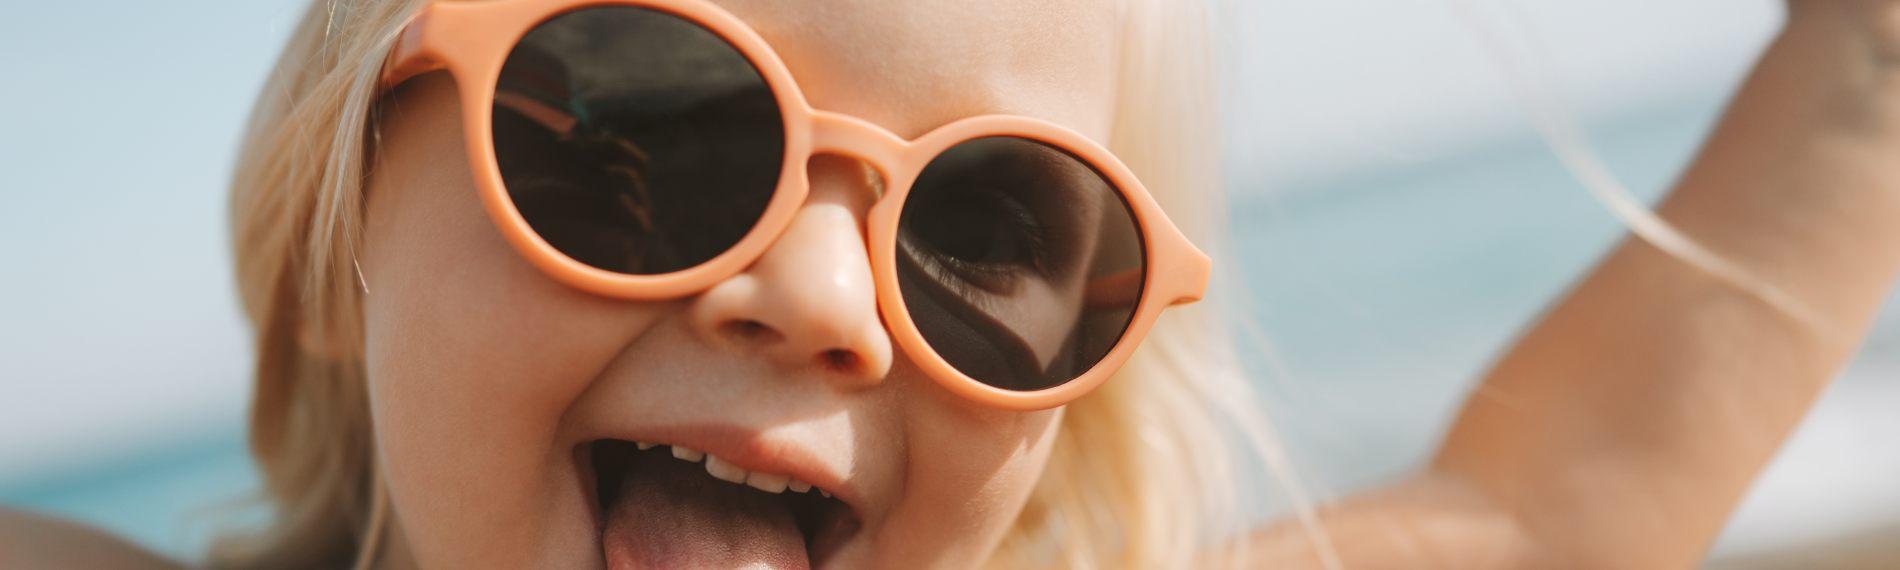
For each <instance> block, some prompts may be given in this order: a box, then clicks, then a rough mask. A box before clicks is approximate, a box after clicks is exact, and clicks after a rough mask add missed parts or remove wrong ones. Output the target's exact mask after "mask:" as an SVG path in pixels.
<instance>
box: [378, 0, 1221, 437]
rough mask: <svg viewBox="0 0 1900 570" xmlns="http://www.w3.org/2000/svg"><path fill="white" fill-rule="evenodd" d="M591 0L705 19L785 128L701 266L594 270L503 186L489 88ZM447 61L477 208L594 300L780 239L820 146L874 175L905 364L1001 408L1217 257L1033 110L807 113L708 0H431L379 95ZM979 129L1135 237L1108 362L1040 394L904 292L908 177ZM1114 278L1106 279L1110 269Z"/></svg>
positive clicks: (1127, 334) (691, 276) (680, 276)
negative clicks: (890, 116)
mask: <svg viewBox="0 0 1900 570" xmlns="http://www.w3.org/2000/svg"><path fill="white" fill-rule="evenodd" d="M595 6H629V7H637V8H646V9H651V10H657V11H660V12H665V13H668V14H671V15H674V16H677V17H680V18H683V19H685V20H687V21H690V22H694V23H696V24H699V25H700V26H701V27H704V28H705V29H707V30H710V31H712V32H713V33H714V34H716V35H718V36H720V37H721V38H723V39H724V40H725V41H727V42H729V43H730V44H732V45H733V46H734V47H736V48H737V49H738V50H739V52H740V53H741V54H743V55H744V56H745V57H746V58H747V59H748V60H749V61H751V63H752V64H753V66H754V67H755V68H757V69H758V71H759V73H760V74H761V75H762V76H763V77H764V78H765V82H766V84H767V85H768V86H769V87H770V88H771V89H772V93H773V95H774V97H775V98H776V99H777V100H778V105H779V109H780V113H781V115H782V116H783V117H784V124H785V164H784V167H783V170H782V171H781V173H780V176H779V184H778V188H777V189H776V190H775V191H774V194H773V196H772V198H771V199H770V200H769V201H768V203H767V205H766V208H765V212H764V214H763V215H762V216H760V218H759V221H758V223H757V225H755V226H753V228H752V229H751V230H750V231H749V232H748V233H747V234H746V235H745V237H743V238H741V239H740V240H739V242H738V243H737V244H735V245H734V246H733V247H732V248H730V249H728V250H726V251H725V252H724V253H721V254H720V255H718V256H715V257H713V258H712V259H711V260H708V261H706V262H704V263H701V264H699V265H696V266H693V267H690V268H687V269H682V270H679V271H675V272H672V273H665V274H660V275H629V274H622V273H615V272H611V271H606V270H602V269H599V268H595V267H592V266H589V265H586V264H584V263H581V262H579V261H575V260H574V259H572V258H569V257H567V256H566V255H564V254H562V253H560V251H559V250H556V249H555V248H554V247H553V246H552V245H549V244H548V243H547V242H546V241H545V240H543V239H542V238H541V237H540V236H539V235H537V234H536V233H535V232H534V230H533V229H532V228H530V227H529V225H528V222H527V220H526V219H524V218H522V216H521V214H520V212H518V211H516V210H515V207H514V202H513V201H512V200H511V199H510V198H509V197H508V195H507V191H506V189H505V188H504V187H503V184H502V177H501V168H500V166H499V164H497V162H496V160H495V153H494V140H493V138H492V130H491V120H492V112H493V110H492V109H493V105H494V93H495V86H496V84H497V81H498V80H499V77H500V74H501V68H502V64H503V63H504V62H505V61H506V60H507V57H508V54H509V52H510V51H511V50H512V49H513V48H514V45H515V44H516V42H518V41H519V40H520V39H521V38H522V36H525V35H526V34H527V33H528V31H529V30H532V29H533V28H534V27H535V26H537V25H540V24H541V23H542V22H545V21H547V20H549V19H552V18H554V17H555V16H557V15H560V14H563V13H566V12H568V11H571V10H575V9H579V8H587V7H595ZM437 70H446V71H448V72H449V74H450V75H451V76H453V78H454V80H455V83H456V89H457V91H458V93H459V94H460V97H461V105H462V115H463V117H462V124H463V128H464V129H465V133H464V139H465V140H466V141H467V146H468V148H467V150H468V160H469V164H470V165H471V166H472V168H473V175H474V177H475V182H476V184H477V186H478V187H479V191H480V195H481V201H482V205H483V208H484V209H485V210H486V211H487V212H488V216H489V218H490V219H491V220H493V221H494V223H495V226H496V227H497V228H498V229H499V230H500V231H501V234H502V236H503V237H504V238H506V239H507V241H508V243H509V244H510V245H512V246H513V247H514V248H515V249H516V250H517V251H519V252H520V253H521V254H522V256H523V257H525V258H527V260H528V261H529V262H530V263H532V264H533V265H535V266H536V267H538V268H540V269H541V270H542V271H543V272H545V273H547V274H548V275H549V276H551V277H553V278H554V279H555V280H557V281H560V282H562V283H566V284H568V285H570V286H573V287H576V288H579V289H582V290H585V291H588V292H592V293H595V294H598V295H603V296H608V297H615V298H621V299H628V300H660V299H668V298H676V297H681V296H685V295H688V294H691V293H694V292H697V291H703V290H705V289H707V288H709V287H711V286H713V285H714V284H716V283H718V282H720V281H722V280H724V279H727V278H729V277H731V276H732V275H735V274H737V273H739V272H740V271H743V270H744V269H745V268H746V267H747V266H749V265H750V264H751V263H752V262H753V261H754V260H756V259H758V258H759V256H761V255H763V254H764V253H765V251H766V249H767V248H769V247H770V246H771V244H772V243H773V242H774V241H776V240H777V239H778V236H779V234H780V233H781V232H782V231H783V230H784V229H785V228H786V226H788V225H790V223H791V220H792V217H793V216H794V214H796V213H797V210H798V208H799V207H800V206H801V205H802V204H803V203H804V202H805V198H806V196H807V194H808V193H809V192H810V186H809V179H808V178H807V177H806V171H805V168H806V163H807V162H808V161H809V160H810V158H811V156H812V155H814V154H821V153H824V154H838V155H843V156H848V157H851V158H854V159H857V160H860V161H863V162H864V163H866V164H869V165H870V166H871V167H872V168H875V169H877V170H878V171H879V174H881V175H882V176H883V177H884V179H885V180H886V181H887V183H886V191H885V194H884V195H883V196H879V197H878V198H877V202H876V203H875V204H874V205H873V206H872V207H871V209H870V211H869V212H868V213H867V214H866V219H865V226H866V232H867V234H868V235H867V237H866V240H867V241H866V243H867V244H869V246H868V248H869V253H870V260H871V272H872V276H873V279H874V280H875V283H876V289H877V302H878V309H879V314H880V315H881V316H882V317H883V318H884V323H885V329H886V330H888V331H889V332H890V333H891V336H892V338H893V339H894V340H896V341H897V344H898V346H900V347H901V348H902V349H903V350H904V351H905V353H906V354H908V355H910V357H911V359H912V361H914V363H915V364H916V365H917V366H918V367H919V368H921V369H923V370H924V372H925V373H927V374H929V375H930V376H931V378H932V379H933V380H936V381H937V383H938V384H940V385H942V386H943V387H945V388H946V389H948V390H950V391H951V392H953V393H955V394H957V395H959V396H962V397H965V398H968V399H971V400H974V401H976V402H978V403H981V404H986V405H989V406H993V407H997V408H1002V409H1008V410H1038V409H1046V408H1052V407H1055V406H1060V405H1062V404H1065V403H1068V402H1070V401H1072V400H1074V399H1075V398H1077V397H1080V396H1081V395H1082V394H1086V393H1088V391H1090V390H1092V389H1094V388H1095V387H1096V386H1099V385H1101V383H1102V382H1103V381H1105V380H1107V378H1108V376H1109V375H1111V374H1113V373H1114V371H1115V370H1117V369H1119V368H1120V367H1121V365H1122V364H1123V363H1125V362H1126V361H1127V360H1128V357H1129V356H1130V355H1131V354H1132V353H1133V352H1134V349H1135V347H1136V346H1137V345H1139V344H1140V342H1141V340H1142V339H1143V338H1145V337H1146V336H1147V333H1148V330H1149V329H1150V328H1151V327H1152V326H1153V325H1154V321H1155V319H1156V318H1157V317H1159V316H1160V314H1161V311H1162V310H1163V309H1164V308H1166V307H1167V306H1169V305H1175V304H1184V303H1190V302H1193V301H1196V300H1199V299H1200V298H1201V295H1202V294H1203V292H1204V291H1205V290H1206V287H1207V281H1208V275H1209V272H1210V271H1211V268H1212V263H1211V262H1210V261H1209V259H1208V257H1207V256H1206V255H1205V254H1203V253H1201V251H1200V250H1198V249H1196V248H1195V247H1194V245H1193V244H1192V243H1190V242H1189V241H1188V239H1187V237H1186V236H1185V235H1182V233H1181V231H1180V229H1179V228H1177V227H1175V226H1174V224H1173V223H1172V222H1171V221H1169V220H1168V218H1167V216H1166V215H1165V214H1163V213H1162V211H1161V207H1160V206H1159V205H1158V204H1156V203H1155V201H1154V198H1153V197H1152V196H1150V195H1149V194H1148V191H1147V189H1146V188H1145V187H1143V186H1142V185H1141V182H1140V181H1139V180H1137V179H1136V178H1135V175H1134V173H1133V172H1131V171H1129V170H1128V168H1127V166H1125V165H1123V164H1122V163H1121V161H1120V160H1117V159H1116V158H1115V157H1114V155H1112V154H1110V153H1109V152H1108V151H1107V150H1106V149H1103V148H1101V147H1100V146H1099V145H1096V144H1095V143H1094V142H1093V141H1090V140H1089V139H1088V138H1087V137H1084V136H1082V135H1080V134H1078V133H1076V132H1074V131H1071V130H1069V129H1066V128H1063V127H1061V126H1058V125H1055V124H1053V123H1049V122H1047V121H1042V120H1038V119H1033V118H1029V117H1021V116H1011V115H985V116H978V117H970V118H965V119H961V120H958V121H955V122H952V123H950V124H947V125H944V126H942V127H938V128H936V129H934V130H932V131H930V132H929V133H926V134H924V135H923V136H921V137H918V138H917V139H916V140H910V141H906V140H904V139H903V138H901V137H899V136H897V135H896V134H893V133H891V132H890V131H888V130H885V129H883V128H882V127H879V126H877V125H874V124H871V123H870V122H868V121H865V120H863V119H859V118H856V117H852V116H848V115H843V114H839V113H833V112H828V111H822V110H818V109H814V108H812V106H811V105H810V104H808V103H807V102H806V101H805V98H804V94H803V92H801V91H800V90H799V88H798V85H797V83H796V82H794V81H793V80H792V75H791V71H790V70H789V69H787V68H786V67H785V64H784V62H782V61H780V60H779V58H778V54H777V53H776V52H774V51H773V50H772V48H771V47H770V46H769V45H768V44H766V42H765V40H764V39H763V38H761V37H760V36H759V35H758V33H757V32H754V31H753V30H752V28H751V27H749V26H747V25H746V24H745V23H744V22H742V21H740V20H739V19H738V18H737V17H736V16H733V15H732V14H731V13H729V12H726V11H725V10H724V9H722V8H720V7H718V6H716V5H713V4H712V3H711V2H708V1H706V0H491V1H487V2H441V1H437V2H431V3H429V4H428V5H426V6H424V7H423V8H422V9H421V10H420V11H419V12H417V13H416V14H415V15H414V16H413V17H412V18H411V19H410V21H409V22H408V23H407V24H405V25H404V27H403V29H402V32H401V34H400V35H399V36H398V37H397V39H396V42H395V45H394V47H393V48H392V49H391V52H390V55H389V59H388V60H387V61H386V62H385V64H384V68H383V71H382V77H381V84H380V88H381V91H382V92H388V91H389V90H393V89H394V88H395V87H396V86H398V85H400V84H401V83H403V82H404V81H407V80H408V79H409V78H412V77H415V76H417V75H421V74H423V73H428V72H431V71H437ZM987 136H1012V137H1019V138H1026V139H1030V140H1034V141H1038V142H1042V143H1044V144H1049V145H1052V146H1054V147H1056V148H1059V149H1063V150H1066V151H1067V152H1069V153H1070V154H1072V155H1074V156H1076V157H1078V158H1081V159H1082V160H1083V161H1085V162H1087V163H1088V164H1090V165H1092V166H1093V167H1094V168H1095V169H1096V170H1097V171H1098V172H1100V173H1101V174H1102V175H1104V176H1106V177H1107V178H1108V180H1109V182H1111V183H1113V184H1114V185H1115V186H1116V187H1117V188H1118V189H1119V190H1120V192H1121V194H1122V196H1123V198H1124V200H1125V201H1126V202H1127V204H1128V206H1129V207H1130V210H1131V211H1132V212H1133V213H1134V218H1135V224H1136V225H1137V226H1138V227H1139V231H1140V237H1141V241H1142V245H1143V249H1144V251H1143V254H1144V257H1145V259H1144V263H1143V265H1144V270H1145V271H1146V275H1145V278H1144V280H1143V282H1142V288H1141V294H1140V297H1139V301H1138V304H1137V306H1136V308H1135V311H1134V315H1133V317H1132V318H1131V319H1130V321H1129V323H1128V327H1127V329H1126V330H1124V331H1123V332H1122V336H1121V339H1120V340H1118V341H1116V343H1115V346H1114V347H1113V348H1111V349H1110V350H1109V351H1108V353H1107V354H1106V355H1104V356H1103V357H1102V359H1101V360H1100V361H1098V362H1096V363H1095V365H1094V366H1093V367H1091V368H1089V370H1088V371H1086V372H1084V373H1083V374H1082V375H1080V376H1078V377H1076V378H1074V379H1072V380H1070V381H1068V382H1065V383H1062V384H1059V385H1056V386H1053V387H1050V388H1046V389H1042V390H1036V391H1017V390H1005V389H1001V388H997V387H994V386H990V385H988V384H984V383H983V382H981V381H978V380H976V379H974V378H970V377H969V376H966V375H964V374H963V373H962V372H960V371H958V370H957V369H956V367H954V366H951V365H950V363H949V362H947V361H945V360H944V359H943V357H942V356H940V355H938V354H937V352H936V350H934V349H932V348H930V344H929V342H928V341H926V340H924V337H923V334H922V333H921V332H920V331H919V330H918V329H917V326H916V323H915V322H913V321H912V320H911V318H910V313H909V312H908V311H907V310H906V308H905V307H904V299H903V295H901V294H900V291H899V289H898V281H897V273H896V271H895V269H896V243H897V226H898V219H899V216H900V215H901V214H902V213H903V205H904V198H905V196H906V195H907V194H909V192H910V186H911V183H912V182H913V181H914V180H915V179H916V177H917V176H918V174H920V173H921V172H922V170H923V168H924V166H925V165H927V164H929V163H930V161H931V159H933V158H935V157H936V156H937V155H938V154H939V153H941V152H943V151H944V150H947V149H949V148H950V147H951V146H954V145H956V144H958V143H962V142H964V141H968V140H971V139H975V138H982V137H987ZM1111 278H1112V277H1111Z"/></svg>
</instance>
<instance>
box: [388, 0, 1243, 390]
mask: <svg viewBox="0 0 1900 570" xmlns="http://www.w3.org/2000/svg"><path fill="white" fill-rule="evenodd" d="M436 70H446V71H447V72H448V73H450V74H451V75H452V76H453V77H454V79H455V84H456V85H457V89H458V90H459V93H458V96H459V97H460V100H461V105H462V110H463V120H462V122H463V128H464V129H465V131H466V132H465V139H466V140H467V142H468V161H469V164H470V165H471V166H472V168H473V169H474V179H475V181H476V184H477V187H478V188H477V190H478V191H479V193H480V195H481V200H482V203H483V206H484V208H485V209H486V211H487V212H488V215H489V217H490V218H491V219H492V220H493V221H494V223H495V225H496V227H497V228H498V229H499V230H500V232H501V234H502V235H503V236H504V237H505V238H506V239H507V241H508V243H509V244H510V245H511V246H513V247H514V248H515V249H516V250H517V251H518V252H519V253H520V254H521V255H522V256H523V257H525V258H527V260H528V261H529V262H530V263H532V264H533V265H534V266H536V267H538V268H539V269H540V270H542V271H543V272H545V273H546V274H547V275H548V276H550V277H551V278H553V279H555V280H557V281H559V282H562V283H566V284H568V285H570V286H573V287H576V288H579V289H582V290H585V291H588V292H591V293H594V294H598V295H603V296H608V297H613V298H620V299H627V300H645V301H657V300H666V299H676V298H681V297H685V296H689V295H693V294H696V293H699V292H702V291H705V290H706V289H708V288H710V287H712V286H713V285H715V284H717V283H719V282H720V281H723V280H725V279H727V278H730V277H732V276H733V275H735V274H737V273H739V272H741V271H743V270H745V269H746V268H747V267H748V266H749V265H751V264H752V263H753V262H754V261H755V260H757V259H758V258H759V257H760V256H761V255H762V254H764V252H765V251H766V250H767V249H768V248H769V247H770V246H771V245H772V243H773V242H774V241H775V240H777V239H778V236H779V234H780V233H781V232H782V231H783V230H785V228H786V226H787V225H789V224H790V223H791V221H792V218H793V216H794V214H795V213H796V212H797V210H798V209H799V208H800V207H801V205H802V204H803V203H804V202H805V198H806V195H807V194H808V193H809V192H810V187H809V180H808V179H807V177H806V167H807V166H806V165H807V163H808V162H809V161H810V159H811V158H812V156H813V155H815V154H834V155H840V156H845V157H850V158H853V159H856V160H858V161H860V162H862V163H863V164H865V165H867V166H868V167H869V168H870V169H873V170H875V171H876V174H877V175H878V176H880V177H881V179H882V181H883V185H882V188H881V194H880V195H879V196H878V197H877V199H876V202H875V203H874V204H873V205H872V207H871V208H870V210H869V212H868V213H867V214H866V219H865V232H866V235H865V243H866V244H868V249H869V252H868V253H869V259H870V263H871V271H872V275H873V278H874V279H875V283H876V289H877V303H878V310H879V314H880V316H882V317H883V321H884V325H885V328H886V329H887V330H888V331H889V333H890V335H891V338H892V339H893V340H895V341H896V342H897V344H898V346H899V347H900V348H901V349H902V350H904V351H905V354H906V355H908V356H909V357H910V359H911V361H912V362H914V363H915V364H916V365H917V366H918V367H919V368H920V369H922V370H923V371H924V372H925V373H926V374H928V375H929V376H930V377H931V378H932V379H933V380H935V381H936V382H938V383H939V384H941V385H942V386H944V387H945V388H947V389H949V390H950V391H952V392H954V393H956V394H958V395H960V396H963V397H966V398H969V399H971V400H974V401H976V402H979V403H982V404H986V405H990V406H994V407H998V408H1003V409H1012V410H1035V409H1044V408H1050V407H1054V406H1059V405H1062V404H1065V403H1068V402H1070V401H1072V400H1074V399H1075V398H1077V397H1079V396H1081V395H1082V394H1085V393H1087V392H1088V391H1089V390H1091V389H1094V388H1095V387H1096V386H1099V385H1100V384H1101V383H1102V382H1103V381H1104V380H1105V379H1107V378H1108V376H1109V375H1110V374H1112V373H1113V372H1114V371H1115V370H1116V369H1117V368H1119V367H1120V366H1121V365H1122V363H1124V362H1125V361H1127V359H1128V357H1129V355H1130V354H1131V353H1132V352H1133V351H1134V349H1135V346H1136V345H1137V344H1139V343H1140V342H1141V339H1142V337H1143V336H1145V334H1146V333H1147V331H1148V330H1149V328H1150V327H1151V326H1152V325H1153V324H1154V321H1155V319H1156V318H1157V317H1158V316H1159V315H1160V314H1161V311H1162V310H1163V309H1164V308H1166V307H1167V306H1169V305H1174V304H1182V303H1188V302H1192V301H1195V300H1198V299H1199V298H1200V297H1201V295H1202V293H1203V291H1204V289H1205V288H1206V285H1207V279H1208V273H1209V271H1210V262H1209V260H1208V258H1207V256H1206V255H1203V254H1202V253H1201V252H1200V251H1199V250H1197V249H1195V248H1194V246H1193V244H1191V243H1189V242H1188V240H1187V238H1186V237H1185V236H1183V235H1182V234H1181V232H1180V230H1179V229H1178V228H1176V227H1175V226H1174V225H1173V223H1171V222H1170V221H1168V218H1167V216H1166V215H1164V214H1163V213H1162V212H1161V208H1160V206H1158V205H1156V204H1155V201H1154V198H1153V197H1151V196H1150V195H1149V194H1148V192H1147V190H1146V189H1144V188H1143V187H1142V185H1141V182H1140V181H1138V180H1136V179H1135V176H1134V174H1133V173H1131V172H1130V171H1129V170H1128V168H1127V167H1126V166H1124V165H1122V163H1121V162H1120V161H1119V160H1117V159H1116V158H1115V157H1114V156H1113V155H1111V154H1109V152H1108V151H1107V150H1105V149H1103V148H1102V147H1100V146H1098V145H1096V144H1095V143H1093V142H1091V141H1089V140H1088V139H1087V138H1086V137H1084V136H1082V135H1080V134H1077V133H1075V132H1073V131H1070V130H1068V129H1065V128H1063V127H1060V126H1057V125H1054V124H1051V123H1048V122H1045V121H1040V120H1037V119H1032V118H1028V117H1020V116H1007V115H988V116H979V117H971V118H966V119H962V120H958V121H956V122H953V123H950V124H948V125H944V126H942V127H939V128H936V129H935V130H932V131H930V132H929V133H928V134H925V135H923V136H921V137H918V138H917V139H915V140H904V139H903V138H901V137H899V136H897V135H895V134H893V133H891V132H890V131H887V130H885V129H883V128H880V127H878V126H876V125H873V124H871V123H870V122H867V121H865V120H862V119H859V118H855V117H851V116H847V115H843V114H839V113H834V112H829V111H823V110H819V109H814V108H812V107H811V105H810V104H808V103H807V102H806V101H805V98H804V95H803V94H802V93H801V92H800V91H799V88H798V85H797V84H796V83H795V82H793V80H792V75H791V72H790V71H788V70H787V69H786V67H785V64H784V63H783V62H782V61H780V60H779V58H778V55H777V54H775V53H773V51H772V48H771V47H770V46H768V45H767V44H766V43H765V41H764V40H763V39H761V38H760V37H759V35H758V34H757V33H756V32H754V31H753V30H752V29H751V28H749V27H747V26H746V25H745V24H744V23H743V22H740V21H739V20H738V19H737V18H736V17H734V16H733V15H732V14H730V13H727V12H726V11H724V10H722V9H720V8H719V7H717V6H714V5H713V4H711V3H709V2H706V1H704V0H611V1H604V0H496V1H489V2H467V3H463V2H436V3H432V4H430V5H428V6H426V7H424V8H423V9H422V10H421V11H420V12H419V13H418V14H417V15H416V16H414V18H413V19H412V20H411V21H410V22H409V23H408V24H407V25H406V27H405V28H404V29H403V31H402V33H401V35H400V36H399V38H398V39H397V40H396V44H395V46H394V48H393V50H392V52H391V54H390V56H389V60H388V61H387V63H386V64H385V67H384V68H383V74H382V78H381V79H382V82H381V86H382V89H383V90H384V91H385V92H387V91H388V90H391V89H394V88H395V87H396V86H397V85H399V84H401V83H402V82H404V81H406V80H408V79H409V78H411V77H414V76H417V75H420V74H422V73H427V72H431V71H436Z"/></svg>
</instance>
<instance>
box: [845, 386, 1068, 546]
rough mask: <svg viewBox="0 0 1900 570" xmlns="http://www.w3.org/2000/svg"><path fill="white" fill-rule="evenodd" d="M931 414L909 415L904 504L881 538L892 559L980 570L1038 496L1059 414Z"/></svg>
mask: <svg viewBox="0 0 1900 570" xmlns="http://www.w3.org/2000/svg"><path fill="white" fill-rule="evenodd" d="M946 397H949V396H946ZM933 407H935V410H934V411H930V412H924V411H916V412H912V413H909V414H907V416H909V417H911V418H913V420H912V421H911V422H910V426H909V427H908V428H907V430H906V431H907V433H908V445H909V454H908V455H909V457H910V464H909V465H908V466H907V472H906V480H907V484H906V488H905V491H904V497H905V498H904V500H903V502H902V503H901V504H900V505H898V508H897V509H896V510H895V511H894V513H893V515H892V520H891V521H890V524H889V525H887V526H886V528H885V532H884V533H882V536H881V537H880V538H881V539H883V542H884V543H885V544H887V545H890V548H891V551H889V552H886V553H885V556H886V557H887V558H888V559H889V560H936V561H937V562H938V563H939V564H938V565H939V566H944V567H975V566H977V565H979V564H980V563H981V562H982V561H983V560H984V559H985V558H986V557H987V556H988V555H989V553H990V552H991V551H992V550H994V549H995V547H996V544H997V543H998V542H999V541H1000V540H1001V539H1002V537H1003V535H1004V533H1006V532H1007V531H1008V530H1009V529H1010V527H1011V525H1012V524H1013V523H1014V522H1015V520H1016V518H1017V515H1018V514H1020V512H1021V511H1022V508H1023V505H1024V504H1025V503H1026V502H1027V501H1028V498H1029V494H1030V492H1031V491H1033V490H1034V489H1035V485H1036V482H1037V481H1038V480H1039V479H1040V478H1041V476H1042V472H1043V469H1044V467H1046V466H1047V464H1048V459H1049V451H1050V448H1051V446H1052V445H1053V444H1054V441H1055V439H1056V438H1055V435H1056V430H1057V429H1058V427H1059V424H1060V423H1061V418H1062V412H1061V410H1059V409H1058V410H1050V411H1044V412H1032V413H1015V412H1001V411H995V410H976V409H972V408H970V407H968V406H967V405H955V404H949V403H940V405H937V406H933Z"/></svg>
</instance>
